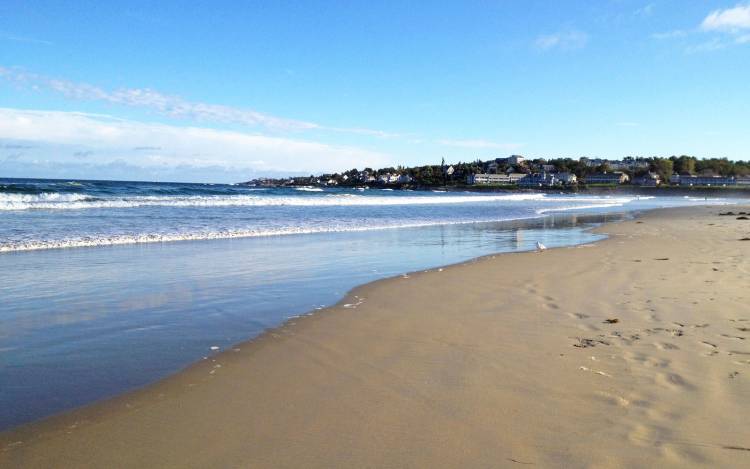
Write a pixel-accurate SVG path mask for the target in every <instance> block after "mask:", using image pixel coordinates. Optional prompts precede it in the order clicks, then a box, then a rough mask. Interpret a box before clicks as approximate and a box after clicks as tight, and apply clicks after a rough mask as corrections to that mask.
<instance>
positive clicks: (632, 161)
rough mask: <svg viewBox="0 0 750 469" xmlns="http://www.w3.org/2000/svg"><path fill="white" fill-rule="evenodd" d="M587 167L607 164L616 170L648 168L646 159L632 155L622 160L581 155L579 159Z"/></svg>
mask: <svg viewBox="0 0 750 469" xmlns="http://www.w3.org/2000/svg"><path fill="white" fill-rule="evenodd" d="M579 161H580V162H581V163H583V164H585V165H586V166H587V167H589V168H596V167H597V166H602V165H607V166H609V168H610V169H613V170H616V171H638V170H644V169H648V167H649V164H648V161H646V160H643V159H638V158H633V157H627V158H625V159H622V160H607V159H604V158H586V157H583V158H581V159H580V160H579Z"/></svg>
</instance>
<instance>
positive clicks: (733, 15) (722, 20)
mask: <svg viewBox="0 0 750 469" xmlns="http://www.w3.org/2000/svg"><path fill="white" fill-rule="evenodd" d="M701 29H702V30H704V31H723V32H729V33H737V32H740V31H742V30H747V29H750V4H749V5H737V6H735V7H733V8H726V9H719V10H714V11H712V12H711V13H709V15H708V16H706V18H705V19H704V20H703V22H702V23H701Z"/></svg>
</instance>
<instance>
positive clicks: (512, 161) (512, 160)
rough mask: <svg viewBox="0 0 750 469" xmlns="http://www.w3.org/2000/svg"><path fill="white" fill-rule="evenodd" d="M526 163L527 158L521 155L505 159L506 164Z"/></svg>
mask: <svg viewBox="0 0 750 469" xmlns="http://www.w3.org/2000/svg"><path fill="white" fill-rule="evenodd" d="M524 161H526V158H524V157H523V156H521V155H510V156H509V157H508V158H505V164H513V165H515V164H521V163H523V162H524Z"/></svg>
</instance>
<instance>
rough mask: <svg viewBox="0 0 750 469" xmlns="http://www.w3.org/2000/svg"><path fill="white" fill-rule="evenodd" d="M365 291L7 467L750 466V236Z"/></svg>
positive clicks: (667, 234) (1, 447)
mask: <svg viewBox="0 0 750 469" xmlns="http://www.w3.org/2000/svg"><path fill="white" fill-rule="evenodd" d="M730 210H731V211H733V212H735V213H736V212H738V211H746V212H747V211H750V209H748V208H747V207H736V206H732V207H728V208H727V207H713V208H688V209H670V210H661V211H654V212H651V213H648V214H646V215H644V216H643V217H641V218H639V219H638V220H635V221H628V222H623V223H616V224H611V225H606V226H604V227H602V228H600V229H599V231H601V232H604V233H608V234H609V235H610V238H609V239H607V240H606V241H602V242H599V243H596V244H592V245H585V246H579V247H572V248H561V249H553V250H548V251H545V252H541V253H521V254H503V255H497V256H489V257H485V258H482V259H478V260H476V261H472V262H469V263H465V264H461V265H456V266H451V267H447V268H443V269H435V270H432V271H428V272H421V273H415V274H410V275H408V276H402V277H396V278H392V279H387V280H382V281H378V282H375V283H372V284H368V285H365V286H363V287H360V288H357V289H356V290H354V291H353V292H351V294H350V295H349V296H348V297H347V298H346V299H345V300H344V301H342V302H341V303H339V305H337V306H335V307H332V308H328V309H326V310H323V311H320V312H317V313H316V314H314V315H311V316H305V317H303V318H299V319H296V320H293V321H290V322H288V323H286V324H285V325H284V326H282V327H279V328H277V329H274V330H272V331H269V332H268V333H267V334H265V335H263V336H262V337H260V338H259V339H257V340H254V341H251V342H248V343H245V344H241V345H239V346H237V347H235V348H233V349H230V350H227V351H225V352H223V353H221V354H219V355H216V356H213V357H211V358H209V359H206V360H204V361H202V362H200V363H198V364H196V365H194V366H191V367H190V368H188V369H187V370H185V371H183V372H181V373H178V374H176V375H174V376H172V377H170V378H168V379H166V380H164V381H161V382H159V383H156V384H155V385H152V386H149V387H147V388H144V389H142V390H140V391H137V392H134V393H130V394H127V395H124V396H121V397H118V398H116V399H112V400H109V401H106V402H102V403H97V404H94V405H91V406H88V407H86V408H83V409H79V410H76V411H74V412H70V413H67V414H64V415H61V416H57V417H53V418H51V419H47V420H45V421H43V422H40V423H37V424H31V425H26V426H23V427H20V428H18V429H16V430H14V431H11V432H5V433H2V434H0V466H1V467H363V466H367V467H458V466H463V467H517V466H525V465H529V466H530V465H536V466H538V467H638V466H642V467H648V466H651V467H655V466H659V467H688V466H694V467H748V466H750V424H748V422H750V407H748V402H750V240H746V241H741V240H742V239H744V238H750V220H738V219H737V218H738V216H737V215H724V216H720V215H719V213H720V212H727V211H730Z"/></svg>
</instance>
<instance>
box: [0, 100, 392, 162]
mask: <svg viewBox="0 0 750 469" xmlns="http://www.w3.org/2000/svg"><path fill="white" fill-rule="evenodd" d="M0 139H7V140H12V141H14V142H19V143H18V144H24V145H29V146H31V145H32V144H33V146H35V147H37V148H38V150H36V151H31V152H28V153H27V154H26V156H27V158H28V162H29V164H32V163H33V161H36V160H50V159H53V160H54V162H55V163H59V164H64V163H65V162H66V160H65V158H66V157H65V155H66V154H67V155H71V154H72V153H73V151H74V152H78V153H79V155H84V154H86V155H87V156H88V155H95V158H91V157H89V159H95V160H96V162H97V164H109V163H112V162H113V161H116V160H123V159H124V160H125V161H127V163H128V164H130V165H135V166H138V167H142V168H161V169H164V170H166V169H168V168H174V167H178V166H181V165H188V166H191V167H222V168H236V169H238V170H241V171H246V172H254V173H258V172H294V173H299V172H308V173H318V172H320V171H336V170H340V169H341V168H351V167H355V166H357V167H363V166H372V167H381V166H387V165H392V164H394V162H395V161H394V158H392V157H391V156H389V155H387V154H384V153H380V152H376V151H370V150H366V149H362V148H358V147H352V146H339V145H330V144H326V143H320V142H314V141H309V140H301V139H291V138H281V137H270V136H263V135H253V134H247V133H242V132H236V131H224V130H216V129H209V128H205V127H182V126H172V125H166V124H157V123H143V122H136V121H131V120H125V119H117V118H113V117H111V116H106V115H98V114H87V113H76V112H61V111H27V110H19V109H9V108H0ZM64 148H72V149H73V150H72V151H50V150H55V149H57V150H60V149H64ZM134 148H140V149H145V148H150V150H149V151H145V150H143V151H134V150H133V149H134ZM86 152H92V153H86ZM50 155H52V156H50ZM80 157H81V156H79V157H78V158H80ZM68 158H70V157H68ZM73 161H74V160H72V159H71V160H68V162H73ZM237 177H241V176H240V175H238V176H237Z"/></svg>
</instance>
